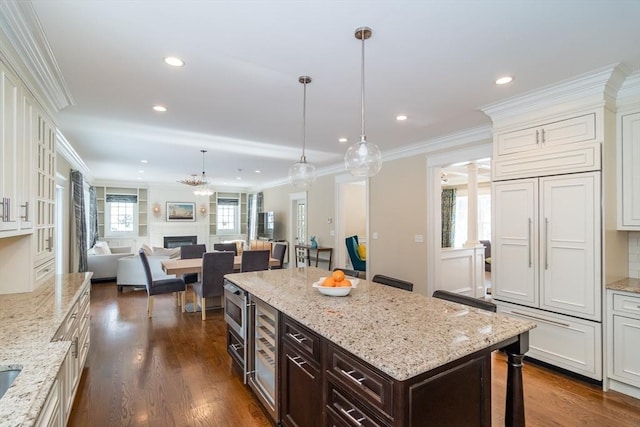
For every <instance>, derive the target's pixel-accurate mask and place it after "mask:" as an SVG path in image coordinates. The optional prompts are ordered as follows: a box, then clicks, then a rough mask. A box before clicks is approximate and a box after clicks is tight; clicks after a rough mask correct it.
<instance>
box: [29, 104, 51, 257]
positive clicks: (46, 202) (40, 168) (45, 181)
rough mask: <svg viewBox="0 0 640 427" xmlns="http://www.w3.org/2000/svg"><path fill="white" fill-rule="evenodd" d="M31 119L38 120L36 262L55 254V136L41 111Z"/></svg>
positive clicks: (47, 119)
mask: <svg viewBox="0 0 640 427" xmlns="http://www.w3.org/2000/svg"><path fill="white" fill-rule="evenodd" d="M34 120H35V121H36V123H37V138H38V139H37V155H36V161H37V164H36V166H37V172H36V173H37V179H36V181H37V184H36V213H35V214H36V225H35V228H36V229H35V233H36V251H35V252H36V253H35V261H36V263H37V264H39V263H40V262H41V261H43V260H46V259H49V258H52V257H53V256H54V243H53V236H54V227H55V221H54V212H55V177H56V147H55V143H56V135H55V128H54V127H53V125H52V122H51V121H50V120H49V118H48V117H47V116H46V115H45V114H44V113H43V112H42V111H40V110H37V111H36V115H35V117H34Z"/></svg>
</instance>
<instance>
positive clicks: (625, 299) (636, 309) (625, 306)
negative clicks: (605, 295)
mask: <svg viewBox="0 0 640 427" xmlns="http://www.w3.org/2000/svg"><path fill="white" fill-rule="evenodd" d="M613 311H614V313H617V314H625V315H631V317H633V318H635V319H640V297H633V296H631V295H623V294H613Z"/></svg>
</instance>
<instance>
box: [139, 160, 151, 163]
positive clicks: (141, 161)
mask: <svg viewBox="0 0 640 427" xmlns="http://www.w3.org/2000/svg"><path fill="white" fill-rule="evenodd" d="M140 163H149V160H140Z"/></svg>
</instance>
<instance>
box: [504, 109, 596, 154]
mask: <svg viewBox="0 0 640 427" xmlns="http://www.w3.org/2000/svg"><path fill="white" fill-rule="evenodd" d="M595 139H596V118H595V114H586V115H584V116H579V117H573V118H570V119H565V120H559V121H557V122H553V123H546V124H543V125H540V126H536V127H531V128H527V129H522V130H516V131H511V132H505V133H500V134H498V135H497V136H496V140H495V143H496V146H497V147H496V154H497V155H498V156H503V155H506V154H514V153H520V152H523V151H531V150H538V149H540V148H545V147H554V146H558V145H564V144H572V143H576V142H583V141H594V140H595Z"/></svg>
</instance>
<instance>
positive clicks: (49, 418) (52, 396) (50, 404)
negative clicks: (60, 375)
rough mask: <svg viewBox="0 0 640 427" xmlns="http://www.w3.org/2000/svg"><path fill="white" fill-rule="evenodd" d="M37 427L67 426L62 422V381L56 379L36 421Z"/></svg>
mask: <svg viewBox="0 0 640 427" xmlns="http://www.w3.org/2000/svg"><path fill="white" fill-rule="evenodd" d="M35 425H36V427H62V426H64V425H66V423H65V422H63V420H62V411H61V410H60V380H59V379H56V380H55V382H54V383H53V387H51V390H50V391H49V395H48V396H47V400H46V401H45V403H44V406H43V408H42V411H40V415H39V416H38V419H37V420H36V424H35Z"/></svg>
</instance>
